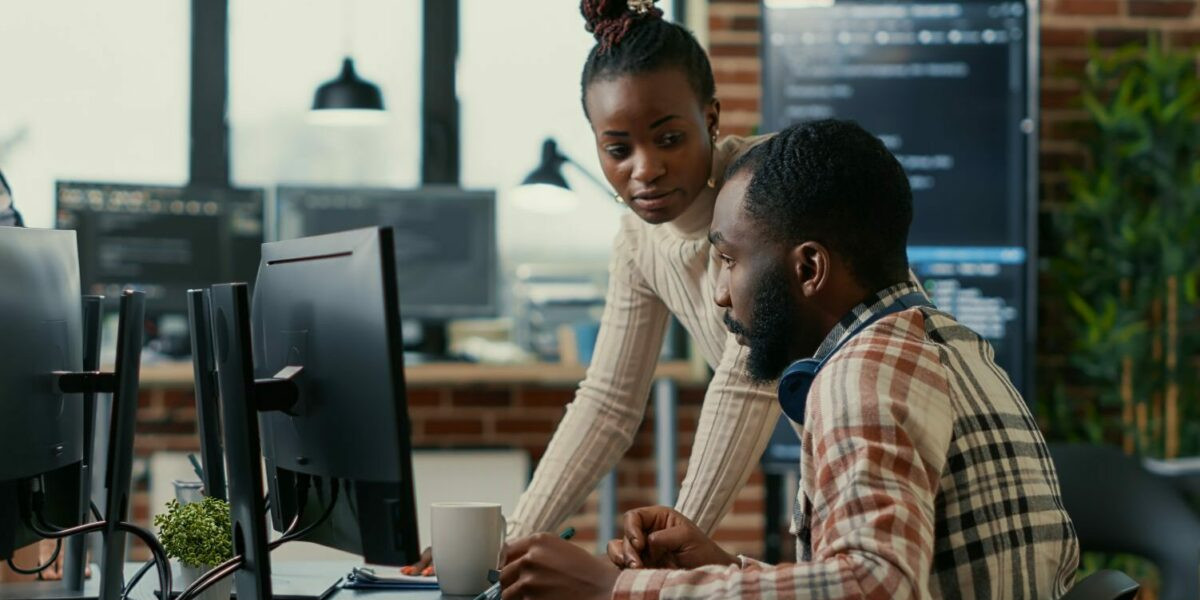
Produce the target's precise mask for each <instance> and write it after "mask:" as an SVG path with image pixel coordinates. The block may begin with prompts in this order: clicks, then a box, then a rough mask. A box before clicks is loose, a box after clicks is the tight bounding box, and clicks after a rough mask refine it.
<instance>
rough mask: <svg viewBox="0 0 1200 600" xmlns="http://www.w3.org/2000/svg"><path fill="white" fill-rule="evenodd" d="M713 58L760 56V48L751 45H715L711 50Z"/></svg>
mask: <svg viewBox="0 0 1200 600" xmlns="http://www.w3.org/2000/svg"><path fill="white" fill-rule="evenodd" d="M709 53H710V54H711V55H713V56H742V57H746V56H758V46H757V45H751V44H713V45H712V48H710V49H709Z"/></svg>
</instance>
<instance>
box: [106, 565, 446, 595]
mask: <svg viewBox="0 0 1200 600" xmlns="http://www.w3.org/2000/svg"><path fill="white" fill-rule="evenodd" d="M361 565H362V563H357V562H352V561H297V562H282V561H280V562H275V563H272V565H271V569H272V570H273V571H274V575H273V576H272V577H271V581H272V591H273V592H274V593H275V594H276V595H277V596H281V595H284V594H289V593H293V594H295V593H301V594H309V595H311V596H313V597H315V596H318V595H320V594H321V592H324V591H325V590H326V589H328V588H329V586H330V585H331V584H332V583H333V582H334V581H337V579H338V578H339V577H342V576H344V575H345V574H347V573H349V572H350V569H351V568H352V567H356V566H361ZM141 566H142V565H141V563H127V564H126V565H125V577H130V576H132V575H133V574H134V573H135V572H137V570H138V568H139V567H141ZM386 568H387V567H383V569H386ZM174 574H175V576H176V577H178V576H179V570H178V568H176V569H175V571H174ZM89 583H92V582H89ZM176 587H178V586H176ZM157 592H158V576H157V575H155V572H154V570H150V571H147V572H146V575H145V577H143V578H142V580H141V581H139V582H138V584H137V587H135V588H133V593H131V594H130V595H129V598H130V599H131V600H158V593H157ZM235 597H236V596H235ZM329 598H330V599H331V600H332V599H337V600H345V599H347V598H372V599H376V600H391V599H396V600H440V599H446V600H450V599H453V600H461V599H463V598H469V597H464V596H443V595H442V593H441V592H439V591H437V590H432V591H431V590H421V591H411V592H382V591H378V590H371V591H359V590H338V591H337V592H335V593H334V594H333V595H332V596H330V597H329Z"/></svg>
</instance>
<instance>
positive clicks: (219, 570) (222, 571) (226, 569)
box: [175, 479, 338, 600]
mask: <svg viewBox="0 0 1200 600" xmlns="http://www.w3.org/2000/svg"><path fill="white" fill-rule="evenodd" d="M330 483H331V487H332V491H331V492H330V495H329V505H328V506H326V507H325V512H324V513H322V514H321V516H320V517H319V518H317V520H316V521H314V522H312V523H310V524H309V525H308V526H307V527H305V528H304V529H302V530H300V531H296V532H291V530H292V529H294V528H295V526H296V525H297V524H298V523H299V522H300V516H301V515H300V511H297V514H296V518H295V519H293V520H292V524H291V526H289V527H288V530H289V531H288V532H284V534H283V535H282V536H281V537H280V538H279V539H277V540H275V541H273V542H270V543H269V544H267V551H268V552H270V551H271V550H274V549H276V548H278V547H279V546H281V545H283V544H284V543H286V542H290V541H292V540H295V539H298V538H301V537H304V536H306V535H308V534H309V533H310V532H311V531H312V530H314V529H316V528H317V527H320V526H321V525H322V524H324V522H325V521H326V520H327V519H329V515H331V514H333V507H334V505H336V504H337V500H338V482H337V480H336V479H333V480H331V481H330ZM296 485H297V487H298V488H299V487H300V486H301V485H303V484H301V482H300V481H297V482H296ZM306 496H307V492H306V493H305V495H304V496H300V497H301V498H305V497H306ZM303 503H304V500H301V506H303ZM244 564H245V558H244V557H242V556H241V555H238V556H235V557H233V558H231V559H229V560H227V561H225V562H223V563H221V564H220V565H217V566H216V567H213V569H212V570H211V571H209V572H207V573H205V574H204V575H201V576H200V577H199V578H198V579H196V581H195V582H193V583H192V585H189V586H188V588H187V589H186V590H183V593H181V594H179V597H178V598H176V599H175V600H191V599H192V598H194V597H196V596H198V595H200V594H202V593H204V591H205V590H207V589H208V588H210V587H212V586H213V585H215V584H216V583H217V582H218V581H220V580H222V579H224V578H226V577H229V576H230V575H232V574H234V573H236V572H237V571H238V569H240V568H242V566H243V565H244Z"/></svg>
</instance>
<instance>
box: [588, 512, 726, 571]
mask: <svg viewBox="0 0 1200 600" xmlns="http://www.w3.org/2000/svg"><path fill="white" fill-rule="evenodd" d="M608 558H609V560H610V561H612V563H613V564H615V565H617V566H618V567H621V568H630V569H642V568H651V569H695V568H697V567H703V566H706V565H731V564H732V565H735V564H738V563H739V561H738V559H737V558H736V557H734V556H732V555H731V554H729V553H728V552H725V550H723V549H722V548H721V547H720V546H718V545H717V543H716V542H714V541H712V540H711V539H709V537H708V536H707V535H705V534H704V532H702V531H700V528H699V527H696V525H695V524H694V523H692V522H691V520H689V519H688V518H687V517H685V516H683V515H682V514H680V513H679V512H678V511H676V510H674V509H671V508H667V507H665V506H650V507H646V508H639V509H637V510H631V511H629V512H627V513H625V526H624V537H623V538H622V539H617V540H613V541H611V542H609V543H608Z"/></svg>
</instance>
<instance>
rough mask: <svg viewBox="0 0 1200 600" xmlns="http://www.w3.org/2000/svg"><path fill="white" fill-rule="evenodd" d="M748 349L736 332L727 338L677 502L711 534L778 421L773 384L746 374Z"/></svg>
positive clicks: (748, 474)
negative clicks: (759, 382)
mask: <svg viewBox="0 0 1200 600" xmlns="http://www.w3.org/2000/svg"><path fill="white" fill-rule="evenodd" d="M748 352H749V350H748V349H747V348H745V347H743V346H741V345H739V344H738V343H737V340H736V338H734V336H733V335H729V336H727V337H726V340H725V351H724V353H723V354H722V355H721V363H720V364H719V365H717V370H716V372H715V373H714V374H713V378H712V381H711V382H710V383H709V384H708V391H707V392H706V393H705V395H704V406H703V408H701V410H700V422H699V424H697V426H696V439H695V441H694V442H693V443H692V455H691V458H690V459H689V460H688V469H687V475H686V476H685V477H684V479H683V486H682V488H680V490H679V497H678V499H677V500H676V502H675V509H676V510H678V511H679V512H681V513H683V514H684V515H685V516H686V517H687V518H689V519H691V520H692V522H694V523H695V524H696V525H697V526H698V527H699V528H700V530H701V531H703V532H704V533H706V534H708V535H712V532H713V529H715V528H716V526H717V524H718V523H720V521H721V518H722V517H724V516H725V513H727V512H729V509H730V508H731V507H732V506H733V501H734V499H735V498H736V497H737V493H738V491H739V490H741V489H742V486H743V485H744V484H745V483H746V479H747V478H748V477H750V472H751V471H753V470H754V467H755V465H757V464H758V459H759V457H760V456H762V453H763V449H764V448H766V445H767V441H768V440H769V439H771V432H772V431H774V430H775V424H776V423H777V422H778V421H779V412H780V411H779V402H778V399H777V393H776V389H775V383H774V382H772V383H769V384H766V385H761V386H756V385H754V384H752V383H751V382H750V380H749V379H748V378H747V377H746V355H747V353H748Z"/></svg>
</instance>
